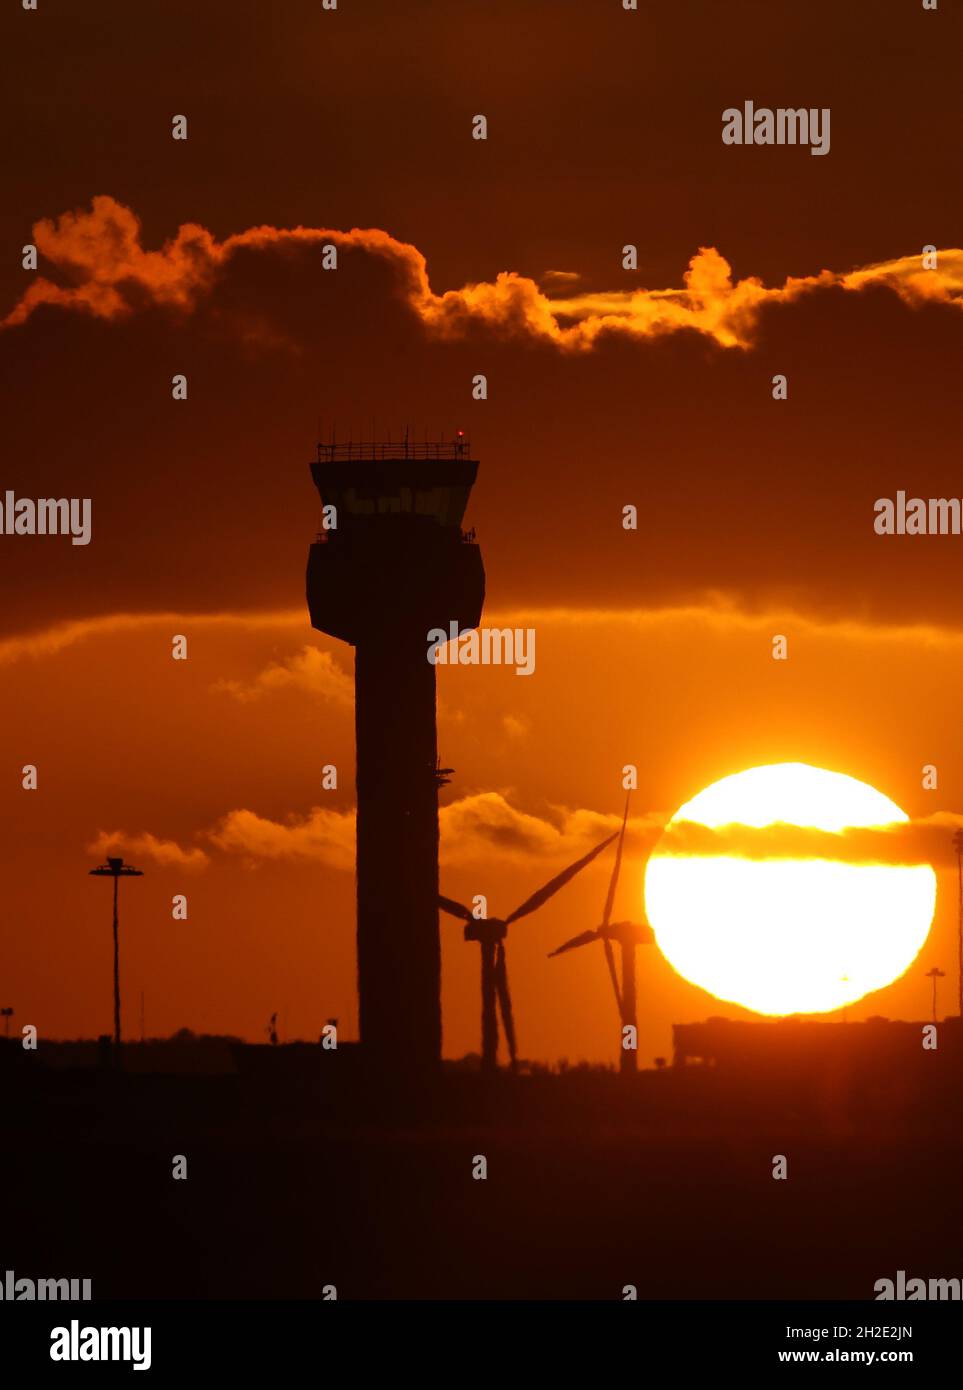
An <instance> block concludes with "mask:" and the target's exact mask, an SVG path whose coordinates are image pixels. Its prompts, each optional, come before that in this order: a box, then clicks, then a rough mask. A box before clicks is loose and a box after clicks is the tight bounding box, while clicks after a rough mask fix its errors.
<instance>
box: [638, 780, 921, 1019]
mask: <svg viewBox="0 0 963 1390" xmlns="http://www.w3.org/2000/svg"><path fill="white" fill-rule="evenodd" d="M907 820H908V817H907V816H906V814H905V812H903V811H901V810H900V808H899V807H898V806H897V805H896V804H895V802H892V801H890V799H889V797H886V796H883V795H882V793H880V792H878V791H876V790H875V789H874V788H873V787H870V786H868V785H867V784H866V783H865V782H858V781H857V780H856V779H855V778H854V777H846V776H844V775H843V774H842V773H839V772H826V771H825V770H824V769H822V768H817V767H809V766H808V765H807V764H805V763H775V764H773V765H771V766H768V767H753V768H750V769H749V770H748V771H746V772H737V773H735V774H734V775H733V776H731V777H723V778H722V780H721V781H719V782H714V783H713V784H712V786H710V787H706V789H705V790H704V791H701V792H700V793H699V795H698V796H696V797H693V799H692V800H691V801H687V802H686V804H685V805H684V806H681V807H680V808H679V810H678V811H676V813H675V815H674V816H673V817H672V819H671V820H670V821H669V823H668V825H667V826H666V832H665V835H664V836H663V840H662V841H660V842H659V844H658V845H656V847H655V849H654V850H653V853H652V855H651V857H650V859H649V862H648V866H647V868H646V873H645V906H646V913H647V915H648V919H649V921H650V923H651V924H652V928H653V930H654V932H655V936H656V940H657V942H658V944H659V948H660V950H661V951H662V953H663V955H664V956H665V957H666V959H667V960H668V961H669V963H670V964H671V965H672V966H674V968H675V969H676V970H677V971H678V972H679V974H680V975H682V976H684V977H685V979H687V980H689V981H691V982H692V984H695V985H700V986H701V987H702V988H703V989H706V990H708V991H709V992H710V993H711V994H714V995H716V996H717V998H719V999H725V1000H729V1001H730V1002H732V1003H735V1004H741V1005H743V1007H744V1008H747V1009H752V1010H754V1011H755V1012H756V1013H760V1014H794V1013H807V1014H808V1013H827V1012H829V1011H830V1010H832V1009H838V1008H841V1007H842V1006H843V1005H844V1004H849V1003H852V1002H853V1000H856V999H861V998H862V996H863V995H864V994H868V993H869V992H870V991H871V990H874V989H882V987H883V986H884V985H888V984H890V983H891V982H892V981H893V980H895V979H897V978H898V977H899V976H900V975H902V974H903V972H904V971H905V970H906V969H907V968H908V966H909V965H910V964H911V963H912V961H913V960H914V959H915V957H916V955H917V954H918V953H919V950H920V948H921V947H922V945H923V942H924V941H925V940H926V937H927V934H928V932H929V929H930V923H931V922H932V920H933V910H934V908H935V905H936V875H935V873H934V872H933V869H932V868H931V867H930V865H928V864H912V865H903V864H876V863H852V862H845V861H844V860H842V859H839V860H836V859H831V858H782V857H764V858H758V857H757V858H746V857H742V856H740V855H735V854H724V853H719V854H711V853H709V854H707V853H698V852H696V853H672V852H670V846H671V843H672V827H673V826H676V825H678V824H679V823H682V822H691V823H692V824H693V825H694V826H696V827H698V826H707V827H709V828H710V829H713V830H715V829H718V828H719V827H722V826H737V827H738V826H750V827H755V828H761V827H764V826H777V825H786V826H801V827H807V828H809V829H811V830H823V831H832V832H836V833H838V832H841V831H843V830H845V829H847V828H851V829H855V828H857V827H875V826H887V825H894V824H898V823H905V822H906V821H907Z"/></svg>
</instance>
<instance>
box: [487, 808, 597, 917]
mask: <svg viewBox="0 0 963 1390" xmlns="http://www.w3.org/2000/svg"><path fill="white" fill-rule="evenodd" d="M616 834H618V832H617V831H616ZM614 839H615V835H610V836H609V837H608V839H607V840H603V841H602V843H601V844H600V845H596V846H595V848H594V849H592V850H589V852H588V854H586V855H583V856H582V858H581V859H577V860H576V861H575V863H574V864H569V866H568V868H567V869H563V870H562V872H561V873H560V874H556V875H555V877H554V878H553V879H550V880H549V882H548V883H546V884H545V886H544V887H543V888H539V890H538V892H537V893H533V894H532V896H531V897H530V898H526V899H525V901H524V902H523V903H522V905H521V907H516V909H515V911H514V912H513V913H512V915H511V916H510V917H506V918H505V925H506V927H507V926H508V924H509V923H510V922H514V921H516V920H517V919H518V918H519V917H527V916H528V914H529V913H530V912H534V911H535V909H536V908H537V907H541V906H542V903H547V902H548V900H549V898H550V897H552V896H553V894H555V893H557V892H558V890H559V889H560V888H564V887H565V885H566V883H568V881H569V879H571V878H574V877H575V875H576V874H577V873H579V871H580V870H582V869H584V868H585V866H586V864H591V862H592V860H593V859H594V858H595V856H596V855H597V854H601V853H602V851H603V849H605V847H606V845H610V844H611V843H612V841H613V840H614Z"/></svg>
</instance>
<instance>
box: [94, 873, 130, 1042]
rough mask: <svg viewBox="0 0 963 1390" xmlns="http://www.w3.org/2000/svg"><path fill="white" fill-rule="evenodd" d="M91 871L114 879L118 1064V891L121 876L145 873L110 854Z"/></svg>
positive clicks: (115, 1021)
mask: <svg viewBox="0 0 963 1390" xmlns="http://www.w3.org/2000/svg"><path fill="white" fill-rule="evenodd" d="M90 872H91V874H93V875H94V877H95V878H112V879H113V880H114V1065H115V1066H116V1065H119V1062H120V938H119V932H118V927H119V925H120V923H119V917H118V910H117V893H118V888H119V885H120V880H121V878H142V877H143V873H142V871H141V870H140V869H135V868H133V867H132V866H131V865H130V864H125V863H124V861H123V859H119V858H113V857H110V856H108V859H107V863H106V864H101V865H100V867H99V868H97V869H91V870H90Z"/></svg>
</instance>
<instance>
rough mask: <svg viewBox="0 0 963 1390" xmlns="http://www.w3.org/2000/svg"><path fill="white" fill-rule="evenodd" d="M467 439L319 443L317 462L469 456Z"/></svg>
mask: <svg viewBox="0 0 963 1390" xmlns="http://www.w3.org/2000/svg"><path fill="white" fill-rule="evenodd" d="M470 447H471V446H470V444H469V442H468V440H467V439H465V438H462V437H459V438H458V439H445V440H438V441H435V440H422V441H420V442H419V441H417V440H413V439H397V440H379V441H378V442H377V443H370V444H365V443H364V442H357V443H356V442H355V441H354V440H347V441H345V442H344V443H342V444H321V443H319V444H318V463H342V462H347V461H348V460H351V459H358V460H362V459H365V460H368V459H462V458H468V457H469V450H470Z"/></svg>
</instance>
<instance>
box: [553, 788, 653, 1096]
mask: <svg viewBox="0 0 963 1390" xmlns="http://www.w3.org/2000/svg"><path fill="white" fill-rule="evenodd" d="M630 796H631V792H629V793H628V795H627V796H626V798H625V812H624V814H623V816H622V829H621V831H620V832H619V846H618V849H617V850H616V851H615V863H614V865H613V866H612V877H611V879H610V880H609V891H608V893H607V895H606V898H605V907H604V909H603V912H602V922H601V925H600V926H598V927H596V928H595V930H594V931H583V932H581V933H580V934H579V935H578V936H573V937H572V938H571V940H570V941H565V942H563V943H562V945H561V946H558V947H556V949H555V950H554V951H549V955H550V956H560V955H562V954H563V952H565V951H574V950H575V948H576V946H588V944H589V943H590V942H592V941H601V943H602V945H603V947H604V948H605V963H606V965H607V966H608V968H609V978H610V979H611V981H612V988H613V990H614V991H615V1004H616V1008H617V1009H618V1011H619V1018H620V1019H621V1021H622V1027H623V1028H625V1027H627V1026H629V1025H631V1027H632V1028H634V1029H635V1038H636V1041H637V1040H638V1032H639V1029H638V1022H637V1019H636V997H637V996H636V987H635V948H636V947H637V946H651V945H653V943H654V942H655V933H654V932H653V930H652V928H651V927H650V926H649V924H648V922H613V921H612V908H613V906H614V904H615V890H616V887H617V885H618V881H619V870H620V869H621V867H622V847H623V845H624V843H625V827H626V823H627V821H628V819H629V797H630ZM613 941H616V942H618V946H619V955H620V957H621V962H620V963H621V966H622V971H621V973H622V983H621V986H620V985H619V977H618V974H617V973H616V969H615V953H614V952H613V950H612V942H613ZM623 1040H624V1035H623ZM637 1070H638V1051H637V1049H636V1048H628V1047H623V1048H622V1050H621V1053H620V1054H619V1071H620V1072H622V1074H623V1075H629V1074H631V1073H632V1072H635V1071H637Z"/></svg>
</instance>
